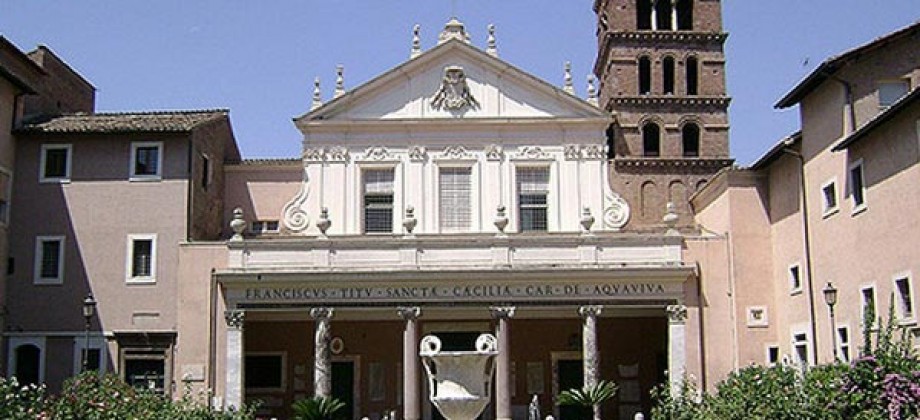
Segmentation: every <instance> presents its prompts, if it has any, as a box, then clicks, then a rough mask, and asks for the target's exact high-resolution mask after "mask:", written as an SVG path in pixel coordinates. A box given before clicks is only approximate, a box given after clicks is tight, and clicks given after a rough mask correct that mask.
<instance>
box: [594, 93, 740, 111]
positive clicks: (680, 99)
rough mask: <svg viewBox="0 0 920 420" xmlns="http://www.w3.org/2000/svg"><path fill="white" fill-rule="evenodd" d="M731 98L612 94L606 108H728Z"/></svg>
mask: <svg viewBox="0 0 920 420" xmlns="http://www.w3.org/2000/svg"><path fill="white" fill-rule="evenodd" d="M731 101H732V98H730V97H728V96H674V95H664V96H662V95H642V96H614V97H613V98H610V99H609V100H607V106H608V108H609V107H611V106H616V107H620V106H635V107H660V106H668V105H679V106H688V107H697V108H706V107H717V108H720V109H728V105H729V104H731Z"/></svg>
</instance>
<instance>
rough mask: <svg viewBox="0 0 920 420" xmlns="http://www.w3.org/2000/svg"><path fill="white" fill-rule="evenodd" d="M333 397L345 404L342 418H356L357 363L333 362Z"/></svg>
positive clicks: (347, 361)
mask: <svg viewBox="0 0 920 420" xmlns="http://www.w3.org/2000/svg"><path fill="white" fill-rule="evenodd" d="M332 396H334V397H335V398H336V399H338V400H339V401H342V402H343V403H345V408H343V409H342V411H341V412H340V414H342V418H345V419H353V418H355V362H353V361H350V360H342V361H334V362H332Z"/></svg>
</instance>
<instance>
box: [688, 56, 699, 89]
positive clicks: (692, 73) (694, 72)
mask: <svg viewBox="0 0 920 420" xmlns="http://www.w3.org/2000/svg"><path fill="white" fill-rule="evenodd" d="M699 75H700V70H699V62H698V61H697V59H696V57H687V95H698V94H699V90H700V88H699V86H700V80H699Z"/></svg>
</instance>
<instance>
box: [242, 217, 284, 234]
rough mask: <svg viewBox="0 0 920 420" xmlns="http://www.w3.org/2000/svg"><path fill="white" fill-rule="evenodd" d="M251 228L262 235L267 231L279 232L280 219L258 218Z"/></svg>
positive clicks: (253, 231)
mask: <svg viewBox="0 0 920 420" xmlns="http://www.w3.org/2000/svg"><path fill="white" fill-rule="evenodd" d="M249 230H250V231H252V233H254V234H256V235H262V234H265V233H278V221H277V220H256V221H254V222H252V226H251V227H250V229H249Z"/></svg>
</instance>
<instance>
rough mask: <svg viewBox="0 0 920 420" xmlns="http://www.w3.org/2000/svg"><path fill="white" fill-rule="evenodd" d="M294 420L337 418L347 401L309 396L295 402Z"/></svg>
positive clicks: (332, 419) (330, 419)
mask: <svg viewBox="0 0 920 420" xmlns="http://www.w3.org/2000/svg"><path fill="white" fill-rule="evenodd" d="M292 408H293V409H294V420H336V419H339V418H341V417H343V416H342V413H341V410H342V409H343V408H345V403H343V402H342V401H339V400H337V399H335V398H321V397H316V398H308V399H305V400H300V401H297V402H295V403H294V405H293V406H292Z"/></svg>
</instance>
